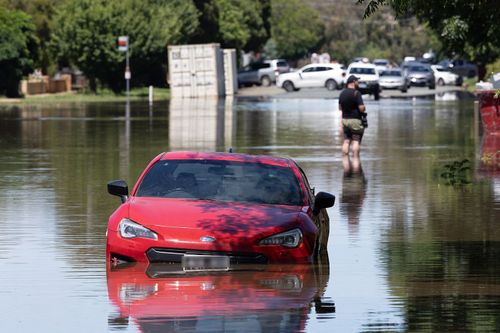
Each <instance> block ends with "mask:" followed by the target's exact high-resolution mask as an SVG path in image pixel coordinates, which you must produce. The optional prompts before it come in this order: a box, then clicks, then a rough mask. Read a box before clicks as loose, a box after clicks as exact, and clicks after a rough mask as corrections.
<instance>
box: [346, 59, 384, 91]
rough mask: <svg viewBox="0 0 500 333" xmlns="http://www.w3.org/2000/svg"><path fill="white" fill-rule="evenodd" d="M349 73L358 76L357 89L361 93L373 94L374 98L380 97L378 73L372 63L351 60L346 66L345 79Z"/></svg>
mask: <svg viewBox="0 0 500 333" xmlns="http://www.w3.org/2000/svg"><path fill="white" fill-rule="evenodd" d="M351 75H355V76H357V77H358V79H359V80H358V83H359V87H358V90H359V91H360V92H361V93H362V94H370V95H373V98H374V99H375V100H379V98H380V84H379V75H378V73H377V69H376V67H375V65H374V64H371V63H365V62H353V63H352V64H350V65H349V67H347V72H346V75H345V80H347V78H348V77H349V76H351Z"/></svg>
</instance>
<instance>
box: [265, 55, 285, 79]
mask: <svg viewBox="0 0 500 333" xmlns="http://www.w3.org/2000/svg"><path fill="white" fill-rule="evenodd" d="M264 63H266V64H270V65H271V68H272V69H273V71H274V74H275V75H276V77H277V76H278V75H280V74H283V73H288V72H290V65H289V64H288V62H287V61H286V60H285V59H271V60H264Z"/></svg>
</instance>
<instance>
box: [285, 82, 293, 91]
mask: <svg viewBox="0 0 500 333" xmlns="http://www.w3.org/2000/svg"><path fill="white" fill-rule="evenodd" d="M283 89H285V90H286V91H288V92H292V91H294V90H295V86H294V85H293V82H292V81H285V82H283Z"/></svg>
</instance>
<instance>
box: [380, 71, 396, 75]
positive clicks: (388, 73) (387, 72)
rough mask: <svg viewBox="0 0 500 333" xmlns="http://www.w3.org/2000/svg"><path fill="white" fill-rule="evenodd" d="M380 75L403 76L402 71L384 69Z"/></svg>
mask: <svg viewBox="0 0 500 333" xmlns="http://www.w3.org/2000/svg"><path fill="white" fill-rule="evenodd" d="M380 76H401V71H382V72H381V73H380Z"/></svg>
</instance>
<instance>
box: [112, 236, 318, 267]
mask: <svg viewBox="0 0 500 333" xmlns="http://www.w3.org/2000/svg"><path fill="white" fill-rule="evenodd" d="M313 251H314V240H312V239H310V237H307V236H305V235H304V237H303V240H302V243H301V244H300V245H299V246H297V247H295V248H287V247H283V246H280V245H258V244H255V245H252V246H242V247H241V248H238V247H237V246H235V245H231V246H229V245H227V246H224V247H222V248H221V247H217V246H215V245H211V246H210V245H208V246H207V245H206V244H198V245H197V244H189V246H186V247H182V248H181V247H179V244H178V243H175V242H168V241H157V240H151V239H143V238H133V239H124V238H122V237H121V236H120V235H119V234H118V232H117V231H109V230H108V236H107V246H106V255H107V259H108V261H111V262H112V263H116V262H149V263H161V262H167V263H182V260H183V257H185V256H187V255H189V256H193V255H194V256H196V255H199V256H214V257H221V256H225V257H229V262H230V264H231V265H234V264H266V263H290V262H293V263H310V262H312V261H313Z"/></svg>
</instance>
